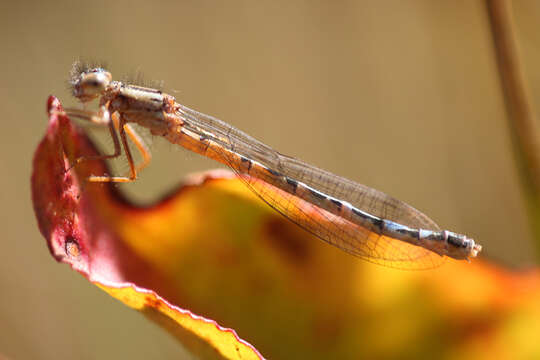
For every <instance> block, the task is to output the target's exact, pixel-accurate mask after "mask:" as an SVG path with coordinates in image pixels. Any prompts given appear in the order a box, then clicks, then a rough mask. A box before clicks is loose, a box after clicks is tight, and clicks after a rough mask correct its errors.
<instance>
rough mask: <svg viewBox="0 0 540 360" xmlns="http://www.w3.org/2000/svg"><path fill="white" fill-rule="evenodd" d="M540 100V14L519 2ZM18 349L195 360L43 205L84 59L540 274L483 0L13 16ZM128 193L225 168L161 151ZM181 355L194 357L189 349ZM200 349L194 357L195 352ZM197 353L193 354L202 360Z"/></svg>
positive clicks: (5, 37) (3, 310) (3, 271)
mask: <svg viewBox="0 0 540 360" xmlns="http://www.w3.org/2000/svg"><path fill="white" fill-rule="evenodd" d="M514 10H515V18H516V23H517V30H518V35H519V41H520V45H521V48H522V54H523V59H524V65H525V71H526V76H527V79H528V81H529V86H530V89H531V91H532V95H533V100H534V101H535V102H536V103H538V101H539V99H540V67H539V66H538V64H539V63H540V37H539V36H538V23H539V21H540V3H539V2H537V1H532V0H531V1H526V0H520V1H515V2H514ZM0 34H1V35H0V36H1V41H2V56H1V57H0V59H1V60H0V61H1V65H2V66H1V67H0V69H1V70H0V71H1V84H2V86H1V87H0V102H1V108H2V109H3V121H2V122H1V131H0V151H1V152H0V154H1V155H0V169H1V174H2V176H1V178H0V182H1V188H2V191H1V192H0V194H1V203H2V205H3V206H2V208H1V210H0V212H1V215H0V224H1V228H2V229H3V230H4V236H3V241H2V246H1V248H0V294H1V296H0V354H3V355H5V356H7V357H8V358H12V359H37V358H39V359H73V358H77V359H96V358H113V357H117V358H131V359H147V358H178V357H181V356H180V355H182V354H183V350H182V348H181V346H180V345H178V344H177V343H176V342H175V340H173V339H172V338H171V337H169V335H168V334H166V333H165V332H162V331H161V330H160V329H159V328H158V327H157V326H155V325H154V324H152V323H150V322H148V321H146V320H145V319H144V318H143V317H142V316H141V315H139V314H137V313H136V312H134V311H131V310H130V309H127V308H126V307H125V306H123V305H122V304H120V303H119V302H117V301H116V300H113V299H112V298H110V297H109V296H107V295H106V294H105V293H104V292H102V291H100V290H99V289H97V288H95V287H92V286H89V284H88V282H87V281H86V280H84V279H83V278H82V277H80V276H79V275H78V274H76V273H75V272H73V271H70V270H69V269H68V268H67V267H66V266H60V265H58V264H57V263H56V262H55V261H54V260H53V259H52V258H51V256H50V255H49V252H48V249H47V247H46V244H45V240H44V239H43V238H42V236H41V235H40V233H39V232H38V229H37V226H36V221H35V218H34V214H33V211H32V204H31V201H30V184H29V179H30V174H31V160H32V154H33V151H34V149H35V148H36V145H37V144H38V142H39V141H40V139H41V137H42V136H43V134H44V130H45V127H46V121H47V118H46V114H45V103H46V99H47V96H48V95H50V94H54V95H56V96H58V97H59V98H60V99H61V101H62V102H63V104H64V105H65V106H73V105H75V104H76V102H75V100H74V99H73V98H71V96H70V94H69V92H68V90H67V88H66V86H65V80H66V78H67V73H68V71H69V69H70V66H71V63H72V62H73V61H74V60H75V59H76V58H78V57H86V58H88V57H89V58H93V59H104V60H106V61H107V62H108V63H109V64H110V65H111V67H110V68H111V71H112V73H113V76H122V74H126V73H129V72H132V71H134V70H139V69H140V70H142V71H143V73H144V74H145V76H146V77H147V78H149V79H156V80H164V81H165V90H167V91H169V92H171V93H172V94H173V95H175V96H176V97H177V99H178V100H179V101H180V102H182V103H184V104H186V105H188V106H190V107H193V108H195V109H198V110H201V111H203V112H206V113H209V114H212V115H215V116H217V117H219V118H221V119H224V120H226V121H228V122H230V123H231V124H233V125H235V126H237V127H238V128H240V129H242V130H244V131H246V132H247V133H249V134H251V135H253V136H255V137H257V138H259V139H260V140H262V141H264V142H266V143H268V144H269V145H271V146H273V147H275V148H276V149H278V150H280V151H281V152H283V153H285V154H289V155H294V156H296V157H299V158H301V159H303V160H306V161H308V162H310V163H313V164H315V165H318V166H320V167H322V168H325V169H328V170H330V171H332V172H335V173H337V174H340V175H343V176H346V177H348V178H351V179H354V180H356V181H358V182H361V183H363V184H366V185H369V186H372V187H375V188H377V189H380V190H383V191H385V192H387V193H390V194H392V195H394V196H395V197H397V198H399V199H402V200H404V201H406V202H408V203H410V204H412V205H413V206H415V207H417V208H418V209H420V210H422V211H424V212H425V213H426V214H428V215H429V216H430V217H432V218H433V219H435V220H436V221H437V222H438V223H439V224H440V225H441V226H442V227H444V228H448V229H450V230H455V231H458V232H462V233H466V234H468V235H470V236H472V237H474V238H475V239H477V240H478V241H479V242H480V243H481V244H482V245H484V248H485V255H486V256H488V257H489V258H490V259H492V260H494V261H497V262H501V263H504V264H508V265H514V266H516V265H517V266H527V265H530V264H533V263H534V255H533V254H534V246H533V244H532V236H531V233H530V230H529V227H528V226H529V225H528V221H527V218H526V213H525V207H524V204H525V202H524V198H523V193H522V190H521V184H520V179H519V178H518V175H517V167H516V164H515V156H514V153H513V150H512V147H511V139H510V135H509V132H508V122H507V118H506V113H505V108H504V103H503V98H502V92H501V89H500V81H499V77H498V74H497V67H496V60H495V57H494V50H493V45H492V39H491V34H490V30H489V20H488V17H487V11H486V8H485V4H484V2H483V1H468V0H463V1H432V0H423V1H420V0H415V1H406V2H404V1H384V2H377V1H369V2H368V1H358V2H355V1H259V2H252V1H222V2H213V1H177V2H166V1H153V2H132V1H108V2H105V1H91V2H88V1H87V2H76V1H65V2H41V1H33V2H31V1H26V2H25V1H21V2H7V1H4V2H2V4H1V5H0ZM153 153H154V161H153V162H152V164H151V166H150V167H149V168H148V169H147V170H146V171H144V172H143V174H142V175H141V180H140V181H139V182H138V183H136V184H129V185H125V186H123V187H122V188H123V189H124V190H125V191H126V192H129V193H131V194H132V195H133V196H134V197H135V198H136V199H137V200H138V201H143V202H144V201H151V200H152V199H156V198H157V197H159V196H160V195H161V194H163V193H164V192H167V191H169V190H170V189H171V188H172V187H174V186H175V185H176V184H178V183H179V182H180V181H181V180H182V178H183V177H184V176H185V175H186V174H188V173H189V172H192V171H196V170H203V169H208V168H212V167H217V164H216V163H213V162H211V161H208V160H205V159H201V158H200V157H199V156H196V155H191V154H187V152H186V151H183V150H180V151H178V150H176V149H175V147H174V146H172V145H169V144H167V143H165V142H164V141H159V140H157V139H156V140H154V145H153ZM179 354H180V355H179ZM186 356H187V355H186ZM187 358H189V356H188V357H187Z"/></svg>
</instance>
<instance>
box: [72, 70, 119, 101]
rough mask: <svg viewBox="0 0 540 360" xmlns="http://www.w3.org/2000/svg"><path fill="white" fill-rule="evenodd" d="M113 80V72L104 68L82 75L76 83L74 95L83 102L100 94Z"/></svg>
mask: <svg viewBox="0 0 540 360" xmlns="http://www.w3.org/2000/svg"><path fill="white" fill-rule="evenodd" d="M110 82H111V74H110V73H108V72H107V71H105V70H103V69H99V71H98V70H94V71H92V72H88V73H83V74H81V75H80V78H79V81H78V83H77V84H75V85H74V89H73V90H74V95H75V96H76V97H77V98H79V99H80V100H81V101H83V102H87V101H90V100H92V99H95V98H96V97H98V96H100V95H101V94H102V93H103V92H104V91H105V89H106V88H107V86H108V85H109V84H110Z"/></svg>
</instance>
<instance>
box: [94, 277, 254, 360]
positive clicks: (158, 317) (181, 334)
mask: <svg viewBox="0 0 540 360" xmlns="http://www.w3.org/2000/svg"><path fill="white" fill-rule="evenodd" d="M93 284H94V285H96V286H97V287H99V288H100V289H101V290H103V291H105V292H106V293H108V294H109V295H110V296H112V297H114V298H115V299H117V300H120V301H121V302H123V303H124V304H125V305H127V306H129V307H131V308H133V309H135V310H137V311H140V312H141V313H142V314H143V315H145V316H146V317H147V318H149V319H151V320H152V321H154V322H156V323H157V324H158V325H160V326H161V327H163V328H165V329H166V330H167V331H168V332H169V333H170V334H171V335H173V336H174V337H175V338H177V339H178V340H180V342H181V343H182V344H183V345H185V346H186V347H187V348H188V349H189V350H190V351H192V352H193V353H194V354H196V355H198V356H201V358H205V359H206V358H212V359H242V360H248V359H264V357H263V356H262V355H261V354H260V353H259V351H258V350H257V349H256V348H255V347H254V346H253V345H251V344H249V343H248V342H247V341H245V340H243V339H241V338H240V337H239V336H238V334H237V333H236V331H234V330H233V329H230V328H225V327H223V326H221V325H219V324H218V323H217V322H216V321H214V320H211V319H207V318H205V317H203V316H200V315H196V314H193V313H192V312H191V311H189V310H185V309H182V308H180V307H178V306H176V305H173V304H171V303H169V302H168V301H166V300H165V299H164V298H162V297H161V296H159V295H158V294H156V293H155V292H154V291H152V290H148V289H144V288H140V287H138V286H136V285H133V284H129V283H126V284H116V283H114V284H113V283H111V284H107V283H103V282H96V281H93Z"/></svg>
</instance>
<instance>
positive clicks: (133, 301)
mask: <svg viewBox="0 0 540 360" xmlns="http://www.w3.org/2000/svg"><path fill="white" fill-rule="evenodd" d="M48 110H49V114H50V116H49V126H48V128H47V131H46V134H45V137H44V139H43V140H42V142H41V144H40V145H39V147H38V149H37V150H36V153H35V158H34V164H33V175H32V194H33V202H34V209H35V213H36V216H37V219H38V224H39V227H40V230H41V232H42V234H43V236H44V237H45V239H46V240H47V244H48V246H49V249H50V251H51V253H52V255H53V256H54V257H55V259H56V260H57V261H60V262H64V263H67V264H69V265H71V267H72V268H73V269H74V270H76V271H78V272H79V273H81V274H82V275H83V276H84V277H85V278H86V279H88V280H89V281H90V282H92V283H93V284H95V285H97V286H98V287H100V288H101V289H103V290H104V291H106V292H107V293H109V294H110V295H111V296H113V297H115V298H117V299H118V300H120V301H122V302H123V303H125V304H126V305H128V306H130V307H132V308H134V309H136V310H138V311H140V312H141V313H143V314H144V315H145V316H147V317H148V318H150V319H151V320H153V321H156V322H157V323H158V324H160V325H161V326H163V327H164V328H165V329H167V331H168V332H169V333H171V334H172V335H173V336H175V337H176V338H177V339H179V340H180V341H181V342H182V343H183V344H184V345H185V346H186V347H187V348H188V349H190V350H191V351H192V352H193V353H194V354H196V355H197V356H198V357H201V358H223V359H249V358H255V359H256V358H261V357H262V356H266V357H268V358H272V359H330V358H332V359H358V358H396V357H399V358H441V357H445V358H460V359H461V358H464V357H466V358H473V357H474V358H475V359H477V358H485V359H488V358H494V357H497V358H509V359H510V358H534V357H540V348H539V347H538V345H536V341H535V340H534V339H535V336H536V335H535V334H538V333H540V273H539V272H538V270H530V271H527V272H525V271H523V272H514V271H509V270H506V269H503V268H500V267H498V266H496V265H493V264H489V263H486V262H483V261H474V262H472V263H467V262H456V261H452V260H449V261H448V262H447V264H445V265H443V266H442V267H440V268H438V269H435V270H429V271H400V270H393V269H389V268H385V267H382V266H377V265H372V264H368V263H366V262H364V261H361V260H359V259H357V258H354V257H352V256H350V255H347V254H345V253H343V252H341V251H339V250H337V249H335V248H333V247H331V246H329V245H327V244H325V243H324V242H322V241H320V240H318V239H316V238H314V237H312V236H311V235H309V234H308V233H306V232H305V231H303V230H302V229H300V228H299V227H297V226H296V225H294V224H292V223H291V222H289V221H288V220H286V219H284V218H283V217H282V216H280V215H279V214H277V213H276V212H274V211H273V210H272V209H270V208H269V207H268V206H267V205H265V204H264V203H263V202H262V201H260V200H259V199H258V198H257V197H256V196H254V195H253V194H252V193H251V192H250V190H249V189H248V188H247V187H245V186H244V185H243V183H242V182H241V181H240V180H238V179H236V178H235V177H234V176H233V175H232V174H231V173H229V172H226V171H221V170H216V171H210V172H207V173H204V174H199V175H193V176H191V177H189V178H188V179H187V180H186V181H185V182H184V185H183V186H182V187H180V188H179V189H177V190H176V191H174V192H173V193H172V194H171V195H169V196H168V197H166V198H164V199H162V200H160V201H159V202H158V203H156V204H155V205H153V206H149V207H136V206H134V205H132V204H131V203H130V202H129V201H128V200H127V199H125V198H124V197H123V196H122V195H121V194H120V193H119V192H118V191H117V190H116V188H115V187H114V186H110V185H107V184H95V183H86V182H85V181H84V179H86V178H87V177H88V176H89V175H99V174H103V173H107V172H108V170H107V169H106V166H105V164H104V163H103V162H101V161H84V162H82V163H80V164H78V165H77V166H75V167H71V164H74V162H75V159H76V158H78V157H80V156H82V155H84V156H92V155H96V154H97V151H96V149H95V147H94V146H93V145H92V143H91V142H90V141H89V140H88V138H87V137H86V136H85V135H84V133H83V132H81V131H80V130H78V129H77V128H76V127H74V126H73V125H72V124H71V123H70V121H69V119H68V118H67V117H66V116H64V115H61V111H62V108H61V106H60V104H59V102H58V100H57V99H55V98H52V97H51V98H50V99H49V103H48ZM232 329H234V330H232ZM261 354H262V355H261Z"/></svg>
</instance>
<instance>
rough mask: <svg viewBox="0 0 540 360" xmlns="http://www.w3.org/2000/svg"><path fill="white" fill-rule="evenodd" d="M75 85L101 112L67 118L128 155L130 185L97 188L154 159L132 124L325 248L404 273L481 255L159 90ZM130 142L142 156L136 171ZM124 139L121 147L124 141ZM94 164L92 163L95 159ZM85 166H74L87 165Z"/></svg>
mask: <svg viewBox="0 0 540 360" xmlns="http://www.w3.org/2000/svg"><path fill="white" fill-rule="evenodd" d="M70 84H71V86H72V89H73V95H74V96H75V97H76V98H78V99H79V100H80V101H81V102H82V103H87V102H89V101H92V100H94V99H97V98H99V110H98V111H97V112H93V111H89V110H83V109H67V110H66V112H67V114H69V115H73V116H76V117H80V118H83V119H86V120H90V121H92V122H94V123H97V124H101V125H104V126H108V128H109V130H110V133H111V136H112V138H113V140H114V145H115V152H114V154H111V155H102V156H98V157H97V158H99V159H107V158H115V157H118V156H120V154H121V148H123V149H124V152H125V154H126V158H127V161H128V163H129V167H130V175H129V176H127V177H113V176H106V175H95V176H91V177H89V178H88V180H89V181H92V182H130V181H134V180H135V179H136V178H137V172H138V171H139V170H140V169H142V168H143V167H144V166H145V165H147V164H148V162H149V161H150V158H151V157H150V153H149V151H148V150H147V148H146V146H145V145H144V142H143V141H142V139H141V138H140V137H139V136H138V135H137V133H136V132H135V130H134V129H133V128H132V127H131V126H130V124H129V123H137V124H139V125H140V126H142V127H145V128H147V129H149V130H150V132H151V133H152V134H153V135H159V136H163V137H165V138H166V139H167V140H169V141H170V142H171V143H174V144H178V145H181V146H183V147H184V148H186V149H188V150H191V151H194V152H196V153H198V154H201V155H203V156H207V157H209V158H212V159H214V160H217V161H219V162H221V163H223V164H225V165H227V166H228V167H229V168H231V169H232V170H233V171H234V172H235V173H236V174H237V175H238V177H239V178H240V179H242V181H243V182H244V183H245V184H246V185H247V187H249V188H250V189H251V190H252V191H253V192H255V193H256V194H257V195H258V196H259V197H260V198H261V199H262V200H264V201H265V202H266V203H267V204H269V205H270V206H271V207H272V208H274V209H275V210H277V211H278V212H280V213H281V214H283V215H284V216H285V217H287V218H289V219H290V220H292V221H293V222H294V223H296V224H298V225H299V226H301V227H302V228H304V229H305V230H307V231H309V232H311V233H312V234H314V235H316V236H317V237H319V238H321V239H322V240H324V241H326V242H328V243H330V244H332V245H334V246H336V247H338V248H340V249H341V250H344V251H346V252H348V253H350V254H352V255H355V256H358V257H360V258H362V259H365V260H368V261H371V262H374V263H378V264H382V265H387V266H391V267H397V268H404V269H425V268H432V267H435V266H438V265H439V264H441V263H442V261H443V260H444V257H445V256H448V257H451V258H454V259H458V260H464V259H468V258H469V257H475V256H476V255H477V253H478V252H479V251H480V250H481V249H482V247H481V246H480V245H479V244H476V243H475V241H474V240H473V239H471V238H468V237H466V236H465V235H461V234H457V233H454V232H450V231H447V230H441V229H440V228H439V227H438V226H437V224H436V223H435V222H434V221H433V220H431V219H430V218H428V217H427V216H426V215H424V214H423V213H421V212H420V211H418V210H416V209H414V208H413V207H411V206H409V205H407V204H405V203H404V202H402V201H400V200H397V199H394V198H392V197H391V196H389V195H386V194H384V193H382V192H380V191H377V190H375V189H371V188H369V187H367V186H364V185H361V184H358V183H355V182H353V181H350V180H347V179H345V178H342V177H339V176H337V175H334V174H332V173H330V172H327V171H324V170H321V169H318V168H316V167H314V166H312V165H309V164H306V163H304V162H302V161H300V160H298V159H295V158H293V157H289V156H286V155H283V154H280V153H279V152H277V151H275V150H274V149H272V148H270V147H269V146H267V145H264V144H263V143H261V142H259V141H257V140H255V139H254V138H252V137H251V136H249V135H247V134H245V133H243V132H242V131H240V130H238V129H236V128H234V127H232V126H231V125H229V124H227V123H225V122H223V121H221V120H218V119H216V118H214V117H212V116H208V115H205V114H202V113H200V112H197V111H195V110H192V109H190V108H188V107H187V106H184V105H181V104H179V103H177V102H176V99H175V98H174V97H173V96H171V95H168V94H165V93H163V92H161V91H160V90H156V89H152V88H147V87H141V86H137V85H130V84H124V83H122V82H120V81H113V80H112V76H111V74H110V73H109V72H107V71H106V70H105V69H103V68H101V67H98V66H88V65H84V64H81V63H75V64H74V66H73V69H72V72H71V78H70ZM128 137H129V138H130V139H131V140H132V142H133V143H134V144H135V146H136V147H137V149H138V150H139V151H140V153H141V154H142V158H143V161H142V163H141V164H140V165H138V166H136V165H135V163H134V160H133V156H132V154H131V152H130V149H129V146H128ZM119 138H120V139H119ZM95 158H96V157H94V159H95ZM88 159H89V158H84V157H83V158H79V159H77V160H76V162H80V161H84V160H88Z"/></svg>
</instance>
